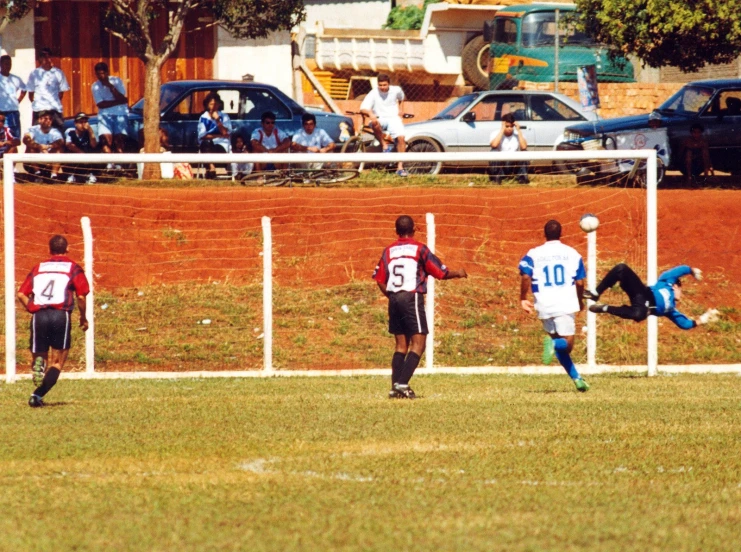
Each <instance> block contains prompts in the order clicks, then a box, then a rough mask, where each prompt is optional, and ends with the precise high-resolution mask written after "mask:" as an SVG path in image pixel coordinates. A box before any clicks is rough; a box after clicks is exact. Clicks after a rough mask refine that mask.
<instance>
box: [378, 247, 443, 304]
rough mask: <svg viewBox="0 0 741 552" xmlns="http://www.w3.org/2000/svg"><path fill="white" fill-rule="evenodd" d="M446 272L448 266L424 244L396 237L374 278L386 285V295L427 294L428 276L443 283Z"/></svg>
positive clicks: (384, 253) (385, 252)
mask: <svg viewBox="0 0 741 552" xmlns="http://www.w3.org/2000/svg"><path fill="white" fill-rule="evenodd" d="M447 273H448V269H447V267H446V266H445V265H444V264H443V263H442V262H441V261H440V259H438V258H437V257H435V255H434V254H433V253H432V252H431V251H430V249H429V248H428V247H427V246H426V245H425V244H423V243H420V242H418V241H415V240H414V239H413V238H399V239H398V240H396V241H395V242H394V243H392V244H391V245H389V246H388V247H387V248H386V249H385V250H384V251H383V255H381V260H380V261H379V262H378V266H376V270H375V272H373V279H374V280H376V281H377V282H379V283H381V284H386V291H388V292H389V293H396V292H398V291H411V292H416V293H427V276H432V277H433V278H437V279H438V280H442V279H443V278H445V276H446V275H447Z"/></svg>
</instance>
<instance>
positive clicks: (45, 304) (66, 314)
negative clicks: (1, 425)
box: [18, 235, 90, 407]
mask: <svg viewBox="0 0 741 552" xmlns="http://www.w3.org/2000/svg"><path fill="white" fill-rule="evenodd" d="M49 252H50V253H51V258H50V259H48V260H47V261H44V262H41V263H39V264H37V265H36V266H35V267H33V270H31V272H30V273H29V275H28V276H26V279H25V281H24V282H23V284H22V285H21V288H20V290H19V291H18V299H19V300H20V302H21V303H22V304H23V306H24V307H26V310H27V311H28V312H30V313H31V315H32V316H31V355H32V356H33V362H32V365H31V370H32V372H33V383H34V385H36V386H37V387H36V390H35V391H34V392H33V394H32V395H31V398H30V399H29V400H28V404H29V406H33V407H36V406H44V402H43V400H42V399H43V397H44V396H45V395H46V394H47V393H48V392H49V390H50V389H51V388H52V387H54V385H55V384H56V383H57V380H58V379H59V374H60V373H61V371H62V368H63V367H64V363H65V361H66V360H67V354H68V353H69V348H70V346H71V344H72V340H71V337H70V333H71V330H72V311H73V310H74V308H75V296H77V308H78V309H79V311H80V327H81V328H82V330H83V331H87V327H88V322H87V317H86V315H85V306H86V300H85V296H86V295H87V294H88V293H89V292H90V284H89V283H88V281H87V278H86V277H85V273H84V272H83V270H82V268H81V267H80V265H78V264H77V263H76V262H74V261H73V260H72V259H70V258H69V257H67V240H66V239H65V237H64V236H59V235H56V236H54V237H52V239H50V240H49ZM50 347H51V359H49V348H50ZM50 360H51V362H49V361H50ZM47 364H48V368H47Z"/></svg>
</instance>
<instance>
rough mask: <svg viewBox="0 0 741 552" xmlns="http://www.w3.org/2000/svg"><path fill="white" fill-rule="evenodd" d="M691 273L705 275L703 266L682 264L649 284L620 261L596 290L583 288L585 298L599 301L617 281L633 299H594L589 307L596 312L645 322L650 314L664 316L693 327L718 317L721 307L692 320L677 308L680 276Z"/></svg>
mask: <svg viewBox="0 0 741 552" xmlns="http://www.w3.org/2000/svg"><path fill="white" fill-rule="evenodd" d="M690 274H692V276H694V278H695V280H701V279H702V270H700V269H699V268H692V267H690V266H688V265H680V266H676V267H674V268H672V269H671V270H667V271H666V272H664V273H662V274H661V276H659V280H658V282H656V283H655V284H654V285H652V286H647V285H646V284H644V283H643V282H642V281H641V279H640V278H639V277H638V275H637V274H636V273H635V272H633V270H632V269H631V268H630V267H629V266H628V265H627V264H625V263H620V264H618V265H615V266H614V267H612V269H611V270H610V271H609V272H608V273H607V275H605V277H604V278H602V281H601V282H600V283H599V285H597V288H596V289H595V290H594V291H591V290H584V299H591V300H592V301H597V300H599V298H600V296H601V295H602V294H603V293H604V292H605V291H607V290H608V289H610V288H611V287H612V286H614V285H615V284H620V287H621V288H622V289H623V291H624V292H625V293H626V294H627V295H628V298H629V299H630V305H622V306H619V307H615V306H612V305H605V304H602V303H595V304H594V305H591V306H590V307H589V310H590V311H591V312H595V313H597V314H612V315H613V316H619V317H620V318H626V319H628V320H635V321H636V322H642V321H643V320H645V319H646V318H648V315H649V314H653V315H654V316H665V317H666V318H668V319H669V320H671V321H672V322H674V323H675V324H676V325H677V326H679V327H680V328H682V329H683V330H691V329H692V328H694V327H696V326H698V325H700V324H707V323H708V322H712V321H713V320H715V319H716V318H717V316H718V311H717V310H715V309H710V310H708V311H707V312H706V313H705V314H703V315H702V316H700V317H699V318H698V319H697V320H692V319H691V318H689V317H687V316H686V315H684V314H682V313H681V312H679V311H678V310H677V309H676V304H677V302H678V301H679V300H680V299H681V298H682V281H681V278H682V277H683V276H689V275H690Z"/></svg>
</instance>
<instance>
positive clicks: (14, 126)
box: [0, 54, 26, 139]
mask: <svg viewBox="0 0 741 552" xmlns="http://www.w3.org/2000/svg"><path fill="white" fill-rule="evenodd" d="M12 67H13V60H12V59H11V58H10V56H9V55H7V54H5V55H3V56H0V113H2V114H3V115H5V122H6V125H7V126H8V127H9V128H10V132H11V133H12V134H13V136H15V137H17V138H19V139H20V137H21V115H20V112H19V111H18V105H19V104H20V103H21V102H22V101H23V98H25V97H26V85H25V84H24V82H23V81H22V80H21V78H20V77H18V76H16V75H13V74H11V73H10V69H11V68H12Z"/></svg>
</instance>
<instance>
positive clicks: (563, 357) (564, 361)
mask: <svg viewBox="0 0 741 552" xmlns="http://www.w3.org/2000/svg"><path fill="white" fill-rule="evenodd" d="M553 341H554V343H557V342H559V341H566V340H565V339H560V338H559V339H554V340H553ZM556 358H557V359H558V362H560V363H561V366H563V367H564V369H565V370H566V373H567V374H568V375H569V377H570V378H571V379H579V378H580V377H581V376H580V375H579V372H577V371H576V366H575V365H574V361H573V360H571V356H570V355H569V353H567V352H566V350H565V349H556Z"/></svg>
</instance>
